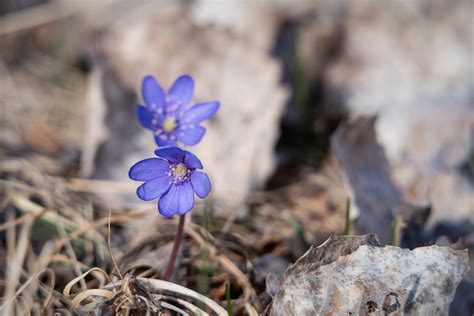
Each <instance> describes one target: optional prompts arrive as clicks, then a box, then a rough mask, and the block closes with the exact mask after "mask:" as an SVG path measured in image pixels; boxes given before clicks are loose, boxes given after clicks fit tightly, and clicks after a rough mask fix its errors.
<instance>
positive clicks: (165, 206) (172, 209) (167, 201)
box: [158, 182, 194, 217]
mask: <svg viewBox="0 0 474 316" xmlns="http://www.w3.org/2000/svg"><path fill="white" fill-rule="evenodd" d="M193 206H194V192H193V188H192V187H191V184H190V183H189V182H185V183H183V184H179V185H172V186H171V188H170V190H169V191H168V192H167V193H166V194H165V195H163V196H162V197H161V198H160V201H159V202H158V210H159V211H160V214H161V215H163V216H165V217H171V216H173V215H174V214H176V213H179V214H181V215H184V214H186V213H187V212H189V211H190V210H191V209H192V208H193Z"/></svg>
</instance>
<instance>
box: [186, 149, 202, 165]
mask: <svg viewBox="0 0 474 316" xmlns="http://www.w3.org/2000/svg"><path fill="white" fill-rule="evenodd" d="M184 163H185V165H186V166H187V167H188V168H193V169H202V168H203V166H202V163H201V161H200V160H199V158H198V157H196V155H194V154H193V153H192V152H189V151H186V150H185V151H184Z"/></svg>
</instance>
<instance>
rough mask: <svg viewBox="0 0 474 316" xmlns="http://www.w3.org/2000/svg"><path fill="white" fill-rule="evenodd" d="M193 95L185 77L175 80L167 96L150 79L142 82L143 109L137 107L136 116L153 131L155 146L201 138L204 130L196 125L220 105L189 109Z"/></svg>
mask: <svg viewBox="0 0 474 316" xmlns="http://www.w3.org/2000/svg"><path fill="white" fill-rule="evenodd" d="M193 92H194V81H193V79H192V78H191V77H190V76H188V75H184V76H181V77H179V78H178V79H176V81H175V82H174V83H173V85H172V86H171V88H170V89H169V91H168V93H165V92H164V90H163V88H162V87H161V86H160V84H159V83H158V82H157V81H156V79H155V78H154V77H153V76H146V77H145V78H144V79H143V82H142V97H143V100H144V101H145V106H143V105H137V107H136V111H137V116H138V120H139V121H140V124H141V125H142V126H143V127H145V128H148V129H150V130H152V131H153V134H154V136H155V142H156V144H157V145H158V146H175V145H176V143H177V142H180V143H181V144H183V145H186V146H191V145H196V144H197V143H199V141H200V140H201V138H202V137H203V136H204V133H205V132H206V129H205V128H204V127H202V126H200V123H201V122H202V121H204V120H206V119H208V118H209V117H211V116H213V115H214V114H215V113H216V112H217V110H218V109H219V106H220V104H219V102H218V101H212V102H202V103H198V104H196V105H194V106H191V107H189V106H188V105H189V102H190V101H191V98H192V96H193Z"/></svg>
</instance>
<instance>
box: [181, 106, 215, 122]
mask: <svg viewBox="0 0 474 316" xmlns="http://www.w3.org/2000/svg"><path fill="white" fill-rule="evenodd" d="M219 107H220V103H219V102H218V101H213V102H203V103H198V104H196V105H193V106H192V107H191V108H190V109H187V110H186V111H184V114H183V118H182V121H183V124H189V123H193V124H198V123H200V122H202V121H204V120H206V119H208V118H210V117H211V116H213V115H214V114H216V112H217V110H219Z"/></svg>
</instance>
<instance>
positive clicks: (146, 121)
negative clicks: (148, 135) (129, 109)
mask: <svg viewBox="0 0 474 316" xmlns="http://www.w3.org/2000/svg"><path fill="white" fill-rule="evenodd" d="M135 110H136V113H137V117H138V121H139V122H140V124H141V125H142V126H143V127H145V128H148V129H151V128H152V124H151V120H152V119H153V115H152V114H151V112H150V111H148V109H147V108H146V107H144V106H141V105H137V106H136V108H135Z"/></svg>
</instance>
